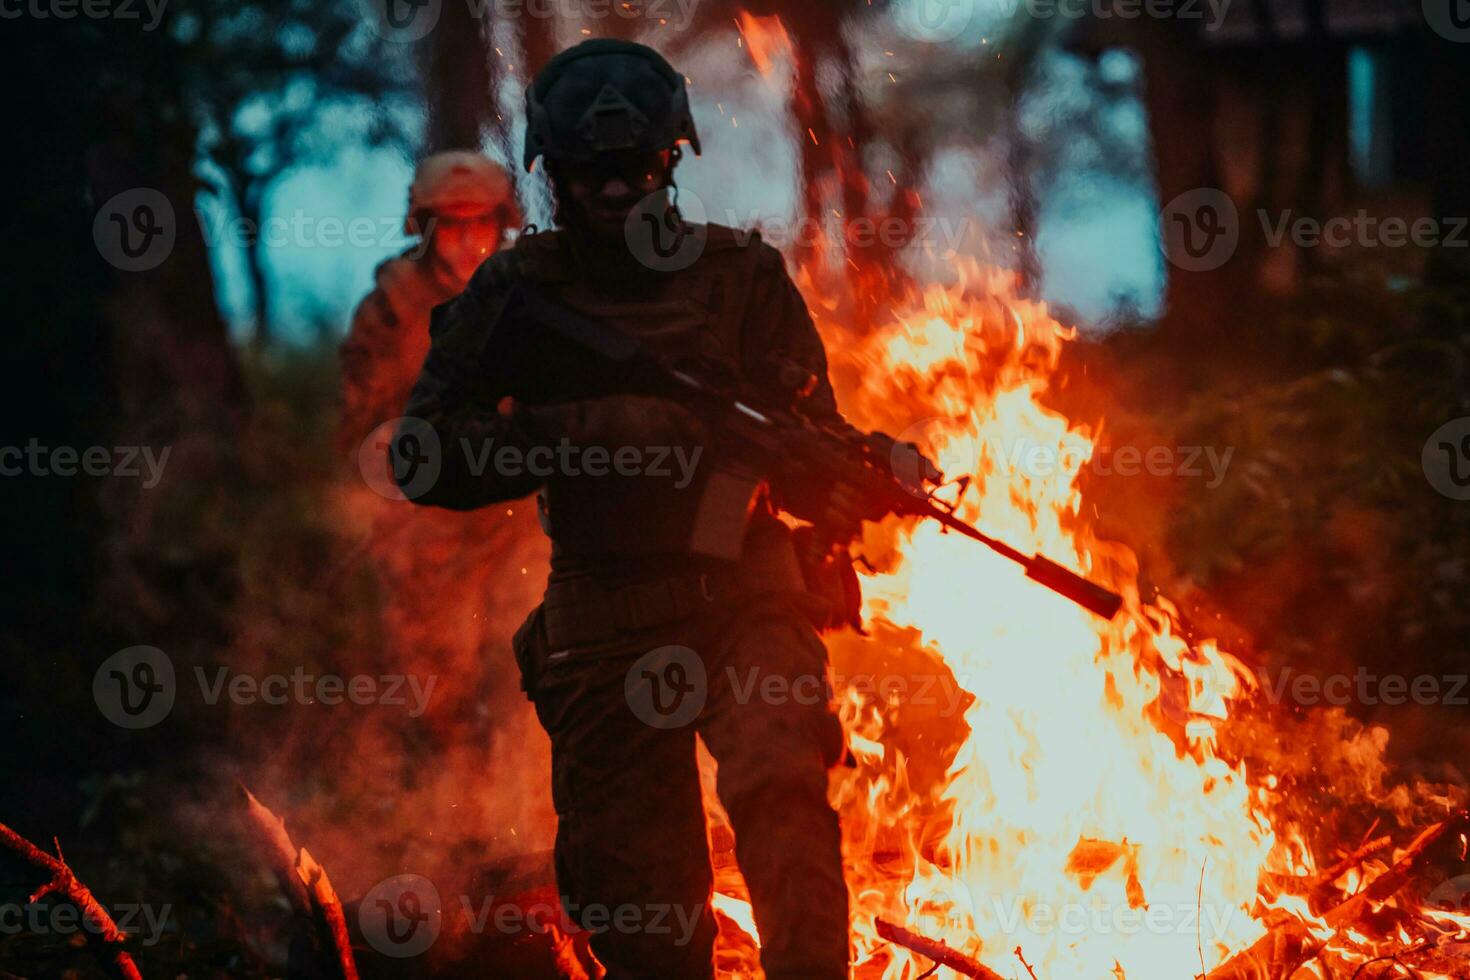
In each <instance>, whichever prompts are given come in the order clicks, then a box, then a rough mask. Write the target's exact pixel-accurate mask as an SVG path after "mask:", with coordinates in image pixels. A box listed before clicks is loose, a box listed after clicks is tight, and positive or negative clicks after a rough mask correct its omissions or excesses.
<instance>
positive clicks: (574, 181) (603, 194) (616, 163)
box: [555, 150, 671, 241]
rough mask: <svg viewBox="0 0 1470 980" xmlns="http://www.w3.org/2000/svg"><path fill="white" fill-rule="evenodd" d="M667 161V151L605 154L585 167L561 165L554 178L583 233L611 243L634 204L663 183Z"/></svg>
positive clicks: (621, 231) (620, 233) (668, 156)
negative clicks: (582, 227) (574, 213)
mask: <svg viewBox="0 0 1470 980" xmlns="http://www.w3.org/2000/svg"><path fill="white" fill-rule="evenodd" d="M670 161H671V154H670V153H669V151H668V150H663V151H660V152H658V153H634V154H623V153H609V154H605V155H604V156H602V157H600V158H599V159H597V160H596V161H594V162H592V163H588V164H562V165H560V166H558V167H557V169H556V173H555V179H556V183H557V188H558V189H559V190H560V191H561V192H562V193H564V194H566V195H567V196H568V197H569V198H570V201H569V203H570V204H571V205H572V208H573V210H574V211H575V212H576V213H577V215H578V216H579V219H580V223H581V224H583V225H584V226H585V230H586V231H587V232H588V233H589V234H591V235H592V236H593V237H594V238H597V239H599V240H604V241H615V240H618V239H621V238H622V237H623V228H624V225H625V224H626V223H627V221H628V215H629V214H631V213H632V211H633V208H634V207H635V206H637V204H638V202H639V201H641V200H643V199H644V198H645V197H647V196H648V195H649V194H651V193H653V192H654V191H656V190H658V189H659V188H660V187H663V186H664V185H665V184H666V183H667V181H668V176H669V164H670Z"/></svg>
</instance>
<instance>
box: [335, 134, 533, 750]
mask: <svg viewBox="0 0 1470 980" xmlns="http://www.w3.org/2000/svg"><path fill="white" fill-rule="evenodd" d="M520 220H521V216H520V210H519V208H518V207H517V206H516V202H515V198H514V196H513V195H512V189H511V182H510V179H509V177H508V175H507V174H506V172H505V170H504V169H503V168H502V167H500V166H499V165H498V164H496V163H494V162H493V161H491V160H489V159H487V158H486V157H484V156H481V155H480V154H478V153H469V152H464V151H453V152H446V153H437V154H434V155H432V156H429V157H427V158H425V159H424V160H423V162H422V163H420V164H419V167H418V170H417V171H416V173H415V174H414V180H413V184H412V186H411V187H410V188H409V194H408V216H407V218H406V219H405V225H404V227H405V231H406V232H407V233H408V234H410V235H417V236H420V238H421V241H420V242H419V243H417V244H416V245H414V246H413V247H411V248H409V249H407V250H406V251H405V252H404V253H403V254H401V255H398V256H396V257H394V258H392V259H389V260H388V261H386V262H384V263H382V264H381V265H380V266H379V267H378V270H377V286H376V288H374V289H373V291H372V292H371V293H370V294H368V296H367V297H366V298H364V299H363V301H362V302H361V303H360V304H359V305H358V308H357V311H356V313H355V314H354V316H353V318H352V327H351V330H350V332H349V334H348V336H347V340H346V342H345V343H344V344H343V345H342V375H343V378H342V380H343V399H342V417H341V419H340V422H339V428H338V439H339V444H340V449H341V451H342V453H343V454H344V455H346V456H350V457H353V458H354V470H355V469H356V468H357V466H359V465H361V459H362V456H361V447H362V446H363V445H364V441H365V440H366V439H368V437H369V436H370V435H372V434H373V433H374V430H375V429H377V428H378V427H379V426H381V425H383V424H384V423H386V422H390V421H392V420H393V419H395V418H397V417H398V416H399V415H400V414H401V413H402V411H403V403H404V402H405V401H406V400H407V398H408V393H409V390H410V389H411V388H412V387H413V382H414V378H415V377H416V376H417V374H418V369H419V367H420V366H422V364H423V361H424V357H425V355H426V353H427V352H428V349H429V313H430V311H431V310H432V309H433V308H434V307H435V306H438V305H439V304H441V303H443V302H444V301H446V300H448V299H450V298H452V297H454V296H455V295H457V294H458V293H459V292H460V291H462V290H463V289H464V287H465V284H466V283H467V282H468V281H469V278H470V275H471V274H472V273H473V272H474V270H475V269H476V268H477V267H478V266H479V265H480V263H481V262H483V261H484V260H485V258H486V257H487V256H489V255H490V254H492V253H493V252H495V251H496V250H497V249H498V248H500V247H501V245H502V244H503V243H504V241H505V233H506V231H507V230H508V229H511V228H517V227H519V225H520ZM378 438H382V437H381V435H379V436H378ZM375 458H377V459H381V456H377V457H375ZM363 475H364V476H367V475H368V474H367V473H366V472H364V473H363ZM373 475H374V476H377V477H378V478H377V479H376V480H374V479H368V480H367V481H366V482H364V481H363V480H361V479H354V480H352V481H350V482H347V483H345V484H343V485H342V486H341V487H339V488H337V489H338V499H337V505H338V506H339V507H340V508H341V509H342V511H343V512H344V513H345V514H347V515H349V518H348V519H349V520H350V521H351V523H353V524H355V525H357V526H366V527H370V528H371V531H370V532H369V534H368V535H367V536H366V539H365V540H364V541H363V543H362V549H363V550H362V552H361V554H362V556H363V558H365V559H366V561H367V562H368V563H369V564H370V565H371V567H372V571H373V573H374V575H375V577H376V580H377V582H378V585H379V588H380V592H381V596H382V601H381V603H380V605H379V607H378V615H379V616H380V630H381V634H382V637H383V639H384V641H385V644H386V648H387V653H388V655H389V656H391V657H392V658H393V660H394V662H396V663H402V662H403V659H404V658H405V657H408V656H412V657H415V658H417V659H418V660H419V661H420V662H424V663H430V664H433V665H434V666H433V669H434V670H435V671H436V672H438V673H440V674H442V675H445V676H446V677H448V678H451V679H456V680H464V681H466V682H464V683H454V684H448V683H447V684H444V685H443V686H442V687H441V688H440V689H439V690H438V691H437V692H436V693H435V697H434V700H433V701H432V702H431V711H430V715H431V719H432V718H438V717H444V718H456V717H465V716H470V715H471V713H472V711H473V707H474V705H473V702H474V699H475V698H476V697H477V696H479V695H480V694H481V691H480V690H479V685H477V684H475V683H470V682H468V681H470V680H472V679H481V678H482V677H483V676H484V675H485V670H484V662H483V661H484V650H485V646H486V643H487V641H488V640H489V639H490V637H489V636H488V635H487V634H488V628H489V627H490V625H491V623H493V622H494V620H495V618H496V617H495V615H494V613H495V612H497V611H499V610H498V609H495V608H492V607H494V605H495V604H496V603H500V604H507V605H512V606H513V605H514V603H515V602H516V597H515V594H514V591H513V590H507V589H506V588H505V587H504V584H503V583H502V582H501V581H499V580H498V577H497V564H496V561H495V560H494V557H492V556H501V557H503V555H504V553H505V552H506V551H507V550H509V549H511V548H513V547H518V548H520V549H521V550H522V551H524V550H526V547H525V546H524V545H521V544H520V541H521V539H523V538H530V539H531V540H534V535H535V531H534V529H532V528H527V527H526V526H525V525H524V521H521V522H516V521H512V520H508V519H507V517H506V515H505V513H504V512H503V511H488V510H487V511H480V512H477V513H474V514H454V513H448V512H444V511H439V512H434V511H427V510H421V511H413V510H406V509H405V508H403V507H401V506H400V505H399V504H400V501H397V500H392V501H390V500H385V499H384V498H383V496H382V494H385V493H386V492H387V491H388V490H389V489H390V488H391V484H387V485H386V486H385V485H384V481H385V479H386V474H385V473H381V472H380V471H379V472H377V473H374V474H373ZM520 557H521V559H522V560H527V559H528V556H526V555H521V556H520ZM429 609H432V610H434V615H433V616H432V617H427V616H425V611H426V610H429ZM515 614H517V615H518V612H517V613H515ZM503 615H505V616H509V615H512V613H511V612H510V611H509V610H505V611H504V612H503ZM491 679H492V680H493V676H492V678H491ZM443 727H445V728H446V729H447V727H448V725H447V724H446V726H443Z"/></svg>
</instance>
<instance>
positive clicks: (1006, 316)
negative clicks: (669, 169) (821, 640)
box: [844, 269, 1276, 980]
mask: <svg viewBox="0 0 1470 980" xmlns="http://www.w3.org/2000/svg"><path fill="white" fill-rule="evenodd" d="M977 286H978V287H979V288H978V290H977V289H976V287H977ZM1009 286H1010V283H1009V281H1008V279H1007V277H1006V276H1004V275H1003V274H997V273H981V272H980V271H979V270H975V269H971V270H969V274H968V277H967V280H966V281H965V282H962V283H961V284H960V285H958V286H955V287H953V288H944V287H939V286H935V287H932V288H930V289H928V290H927V291H926V292H925V293H924V294H923V295H922V296H921V297H920V300H919V304H918V307H917V308H916V309H914V310H913V311H912V312H901V313H899V314H898V315H896V316H895V317H894V319H893V320H892V322H891V323H889V324H888V325H886V326H884V327H882V328H880V329H879V330H878V331H877V332H876V333H875V334H874V335H873V336H871V337H869V338H868V339H867V341H866V343H865V344H864V345H863V346H862V347H861V349H859V350H857V351H856V352H855V353H854V354H853V356H854V358H855V359H856V360H857V361H858V362H859V364H858V367H859V368H860V370H859V372H858V374H860V376H861V377H863V378H865V379H868V380H867V381H866V383H865V385H864V387H862V388H860V389H857V390H854V391H852V392H848V393H845V394H850V395H851V397H850V398H848V399H846V401H845V403H844V407H845V408H846V409H847V411H848V413H849V417H851V418H852V419H853V421H854V422H855V423H856V424H858V425H860V426H864V427H871V428H887V429H889V430H890V431H902V432H903V433H904V435H905V436H907V437H909V438H915V439H916V441H919V442H920V443H921V444H922V445H924V446H925V448H926V449H927V450H928V451H929V452H930V453H932V454H933V456H934V458H935V459H936V460H937V461H938V462H939V464H940V467H941V469H944V470H945V471H946V472H947V473H948V474H949V475H950V476H951V477H952V478H953V477H958V476H969V477H971V478H972V482H971V484H970V486H969V487H968V488H967V491H966V492H965V493H964V494H963V496H962V497H960V499H959V501H958V503H959V511H958V513H959V515H960V516H962V517H964V518H966V519H967V520H971V521H974V522H977V523H978V524H980V525H981V526H982V527H984V528H985V529H986V530H987V532H988V533H993V534H996V535H998V536H999V537H1001V538H1002V539H1003V540H1005V541H1007V542H1008V543H1010V544H1012V545H1015V546H1017V547H1020V548H1021V550H1023V551H1025V552H1027V553H1030V552H1038V553H1041V554H1045V555H1047V556H1049V557H1051V558H1052V559H1053V560H1056V561H1059V562H1062V563H1063V564H1067V565H1069V566H1071V567H1072V568H1073V569H1075V570H1077V571H1079V572H1082V573H1084V574H1087V575H1088V576H1090V577H1094V578H1099V577H1100V578H1101V580H1102V581H1103V582H1104V583H1105V584H1109V585H1110V586H1112V587H1113V588H1115V589H1117V590H1118V591H1120V592H1121V593H1122V594H1124V595H1125V596H1127V597H1128V603H1127V605H1126V607H1125V611H1124V613H1123V614H1122V615H1120V617H1119V618H1118V619H1117V620H1115V621H1114V622H1112V623H1105V622H1103V621H1101V620H1099V619H1097V618H1096V617H1093V616H1091V615H1090V614H1088V613H1087V612H1086V611H1084V610H1082V609H1080V608H1078V607H1076V606H1074V605H1072V604H1071V603H1069V602H1067V601H1066V600H1065V599H1063V598H1061V597H1059V596H1056V595H1054V594H1053V593H1050V592H1048V591H1047V590H1045V589H1043V588H1040V587H1038V586H1037V585H1035V583H1033V582H1031V581H1029V580H1027V579H1026V578H1025V577H1024V575H1022V574H1021V572H1020V570H1019V569H1018V568H1017V567H1016V566H1015V565H1013V564H1012V563H1010V562H1008V561H1006V560H1004V559H1002V558H1000V557H999V556H996V555H993V554H991V553H989V552H986V551H985V550H983V549H977V548H975V547H974V546H973V543H972V542H969V541H967V540H965V539H963V538H960V537H958V536H956V535H951V534H943V533H941V532H940V530H939V528H937V527H936V526H934V525H932V524H922V525H918V526H913V527H903V528H891V529H885V531H886V533H888V534H891V535H893V536H894V542H893V550H894V555H895V557H894V558H893V559H892V560H891V561H890V563H889V567H887V568H885V569H884V570H883V571H882V572H881V573H880V574H875V575H871V576H869V577H868V578H867V579H866V580H865V582H864V586H865V592H866V605H865V613H866V615H867V618H868V619H869V620H870V621H872V622H875V623H883V624H888V625H891V626H893V627H897V628H900V629H910V630H914V631H917V635H918V637H919V642H920V643H921V644H922V645H923V646H924V647H925V648H926V649H928V650H931V651H933V653H934V654H935V655H936V656H937V658H938V659H939V660H941V661H942V663H943V664H944V666H945V667H946V668H947V669H948V670H949V671H950V672H952V674H953V676H954V678H955V681H956V682H957V683H958V684H959V686H960V687H962V688H963V689H964V690H965V691H967V692H968V693H969V694H970V695H972V696H973V700H972V701H971V702H970V704H969V706H968V708H966V709H965V711H964V717H963V722H964V725H965V727H966V728H967V729H968V733H967V735H966V737H965V739H964V742H963V743H962V744H961V745H960V747H959V749H958V751H957V752H956V753H955V754H954V757H953V761H952V762H951V764H950V766H949V770H948V772H947V774H946V776H945V779H944V780H943V783H942V787H941V788H940V790H939V793H938V801H937V802H938V804H939V805H938V806H937V807H935V808H934V811H933V816H932V818H931V819H933V820H935V821H937V822H938V823H939V824H941V825H944V824H947V826H942V827H941V828H915V833H914V834H913V839H914V840H915V841H918V842H923V841H931V840H932V843H930V844H928V845H927V846H926V845H923V844H920V845H918V848H917V851H916V853H915V854H914V855H913V857H914V858H915V867H914V870H913V874H912V877H911V878H910V880H909V881H908V882H906V883H905V884H904V886H903V896H902V897H903V903H902V904H903V907H904V908H905V909H906V910H907V913H906V915H905V921H904V922H903V923H902V924H904V925H906V926H908V927H910V928H912V929H913V930H914V931H916V932H921V933H923V934H924V935H926V936H931V937H934V938H937V939H943V940H945V941H946V942H948V943H949V944H950V945H951V946H953V947H956V948H959V949H961V950H963V951H966V952H968V953H970V954H971V955H973V956H975V957H976V958H979V959H981V960H982V961H985V962H987V963H988V964H989V965H991V966H992V967H993V968H995V969H997V970H1002V969H1004V970H1006V971H1007V972H1010V968H1011V967H1012V966H1014V965H1018V964H1017V962H1016V960H1015V958H1014V956H1013V950H1014V949H1015V948H1016V947H1017V946H1018V945H1019V946H1020V947H1021V948H1022V949H1023V950H1024V955H1025V957H1026V958H1027V960H1028V961H1029V962H1030V964H1031V965H1032V966H1033V967H1034V968H1035V969H1037V970H1039V971H1041V972H1043V973H1045V974H1047V975H1050V976H1078V977H1081V976H1104V975H1107V974H1108V973H1109V972H1110V971H1112V970H1114V968H1115V965H1116V966H1117V967H1120V968H1121V969H1122V971H1123V972H1124V974H1125V975H1126V976H1129V977H1139V978H1148V977H1160V978H1169V980H1175V978H1178V977H1181V976H1193V975H1195V974H1196V973H1198V972H1200V969H1201V963H1200V959H1201V955H1203V957H1204V959H1205V961H1206V962H1205V966H1206V967H1209V966H1213V965H1215V964H1217V963H1219V962H1222V961H1223V960H1224V958H1225V957H1227V956H1228V955H1229V953H1230V952H1231V951H1234V950H1238V949H1241V948H1244V947H1245V946H1248V945H1249V944H1250V943H1251V942H1253V941H1254V940H1255V939H1256V938H1258V937H1259V936H1260V935H1261V934H1262V932H1263V931H1264V930H1263V927H1262V926H1261V925H1260V924H1259V923H1258V922H1256V921H1255V920H1254V919H1253V918H1252V917H1251V915H1250V909H1251V907H1252V905H1253V903H1254V902H1255V900H1256V882H1257V877H1258V875H1259V873H1260V871H1261V869H1263V868H1265V867H1267V866H1268V864H1269V861H1270V858H1271V854H1272V851H1273V848H1274V847H1275V844H1276V837H1275V834H1274V833H1273V831H1272V829H1271V826H1270V822H1269V820H1268V819H1266V818H1265V816H1264V815H1263V813H1262V811H1261V800H1260V798H1259V797H1258V796H1257V795H1256V794H1253V793H1252V791H1251V788H1250V786H1249V784H1248V782H1247V780H1246V778H1245V773H1244V772H1243V771H1241V770H1240V769H1239V768H1236V767H1232V766H1231V765H1229V764H1227V763H1226V762H1224V761H1222V760H1221V759H1220V758H1219V757H1218V756H1217V755H1216V754H1215V751H1214V732H1213V722H1214V721H1215V720H1216V719H1220V718H1223V717H1224V714H1225V711H1226V706H1227V703H1228V699H1229V697H1230V696H1232V695H1233V694H1234V693H1235V689H1234V688H1232V687H1226V688H1225V689H1223V690H1222V688H1221V685H1220V684H1218V683H1216V682H1218V681H1219V680H1221V679H1226V680H1227V681H1233V680H1235V679H1236V678H1238V677H1240V676H1241V675H1242V674H1244V671H1243V670H1240V669H1237V667H1236V665H1235V664H1233V663H1232V661H1231V658H1230V657H1229V656H1228V654H1225V653H1223V652H1222V651H1220V650H1218V649H1217V648H1215V647H1214V646H1213V645H1201V647H1200V648H1199V649H1197V650H1190V649H1189V648H1188V647H1187V646H1186V645H1185V644H1184V643H1183V641H1182V640H1180V639H1179V638H1178V637H1176V636H1174V635H1173V634H1172V633H1171V632H1170V626H1171V616H1170V614H1169V611H1168V610H1167V609H1166V608H1155V607H1148V606H1145V605H1143V604H1141V603H1140V602H1139V600H1138V590H1137V585H1136V581H1135V580H1134V578H1133V577H1132V563H1131V562H1130V561H1127V560H1126V558H1127V556H1123V555H1120V554H1119V551H1118V549H1117V548H1116V546H1114V547H1111V548H1110V547H1107V546H1104V545H1102V544H1101V543H1100V542H1097V541H1096V540H1095V539H1093V537H1092V536H1091V534H1090V532H1089V530H1088V525H1087V523H1086V521H1085V520H1084V519H1083V513H1084V512H1083V501H1082V496H1081V491H1080V489H1079V476H1080V473H1081V470H1082V467H1083V466H1084V465H1085V464H1086V463H1087V461H1088V460H1089V459H1090V458H1091V455H1092V449H1093V434H1092V433H1091V432H1090V431H1089V430H1088V428H1087V427H1085V426H1079V425H1075V424H1073V423H1072V422H1071V421H1070V420H1068V419H1067V418H1065V417H1063V416H1062V415H1060V414H1059V413H1057V412H1055V411H1052V410H1050V409H1048V408H1047V407H1046V406H1045V405H1044V404H1043V401H1042V399H1043V397H1044V396H1045V394H1046V393H1047V390H1048V384H1049V381H1050V378H1051V376H1052V373H1053V372H1054V371H1055V369H1056V367H1057V363H1058V360H1059V358H1060V356H1061V352H1062V349H1063V345H1064V344H1065V343H1066V342H1067V341H1068V340H1069V339H1071V338H1072V337H1074V336H1075V334H1074V333H1073V332H1072V331H1069V330H1067V329H1065V328H1063V327H1062V325H1061V324H1059V323H1057V322H1056V321H1055V320H1054V319H1053V318H1052V317H1051V316H1050V315H1049V314H1048V312H1047V310H1046V307H1045V306H1044V305H1043V304H1039V303H1032V302H1026V301H1022V300H1019V299H1016V298H1015V297H1014V296H1012V295H1011V294H1010V288H1009ZM915 419H922V420H924V421H922V422H920V423H919V424H918V425H915V424H914V421H913V420H915ZM880 533H884V532H880ZM1158 664H1165V665H1168V666H1169V667H1171V668H1173V670H1174V671H1176V672H1178V673H1181V674H1183V675H1184V676H1185V677H1189V678H1191V679H1192V680H1197V682H1196V683H1191V684H1190V687H1189V690H1188V691H1187V692H1186V697H1185V703H1184V704H1183V706H1182V713H1181V714H1180V716H1179V717H1180V718H1181V719H1182V720H1183V721H1185V722H1187V724H1185V725H1184V726H1183V731H1182V732H1181V733H1180V734H1179V735H1178V736H1176V737H1171V735H1170V734H1169V733H1167V732H1166V731H1165V730H1163V729H1162V728H1161V726H1160V725H1159V724H1158V723H1157V722H1156V720H1154V718H1155V716H1156V715H1157V713H1158V710H1159V708H1158V706H1159V704H1160V701H1161V697H1162V696H1163V695H1164V688H1165V685H1164V682H1163V681H1162V680H1161V676H1160V673H1159V671H1158V670H1157V669H1156V665H1158ZM875 734H876V736H877V738H878V739H879V740H882V738H883V733H882V732H877V733H875ZM869 758H871V756H870V757H869ZM862 778H863V777H862V775H860V776H859V779H860V780H861V779H862ZM870 778H871V779H872V781H873V784H874V785H875V786H877V785H881V784H883V783H884V782H885V781H886V780H888V779H889V778H890V777H889V776H888V775H887V774H885V773H879V772H875V773H873V774H871V777H870ZM888 798H889V796H888V794H887V793H886V792H885V793H880V794H879V795H878V797H877V799H878V800H880V801H887V800H888ZM880 805H881V804H880ZM885 816H886V815H885V814H883V813H882V812H876V813H874V814H872V815H871V819H874V820H878V821H883V820H884V819H885ZM936 829H942V833H939V832H936ZM925 851H927V853H925ZM874 880H875V881H881V878H878V877H876V876H875V879H874ZM884 891H885V889H884V888H882V887H881V886H880V887H878V888H877V893H878V894H882V893H883V892H884ZM1205 912H1212V913H1213V914H1211V915H1205V914H1203V913H1205ZM1166 920H1167V921H1166ZM916 968H917V969H916ZM921 970H922V964H919V963H917V962H914V961H913V960H912V959H911V958H910V957H908V956H899V957H895V958H894V959H892V960H891V961H890V963H889V965H888V967H887V969H886V971H885V972H884V974H883V976H884V977H885V978H890V980H899V978H902V977H906V976H913V975H915V974H916V973H917V972H921Z"/></svg>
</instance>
